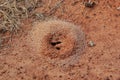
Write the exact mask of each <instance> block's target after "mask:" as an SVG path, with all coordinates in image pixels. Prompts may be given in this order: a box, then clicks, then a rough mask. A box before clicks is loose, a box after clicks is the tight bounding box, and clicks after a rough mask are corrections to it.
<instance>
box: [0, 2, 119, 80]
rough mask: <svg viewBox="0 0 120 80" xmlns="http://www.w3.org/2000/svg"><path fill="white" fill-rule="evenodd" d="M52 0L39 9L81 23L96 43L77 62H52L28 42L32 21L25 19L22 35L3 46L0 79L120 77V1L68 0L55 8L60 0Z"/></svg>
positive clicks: (95, 79) (115, 79)
mask: <svg viewBox="0 0 120 80" xmlns="http://www.w3.org/2000/svg"><path fill="white" fill-rule="evenodd" d="M50 1H51V2H49V1H47V0H45V1H44V2H45V5H44V6H43V7H42V8H38V9H36V12H41V11H44V13H46V14H49V15H51V16H55V17H57V18H58V19H61V20H65V21H68V22H71V23H74V24H75V25H78V26H80V27H81V29H82V30H83V32H84V33H85V35H86V42H87V43H89V41H93V42H94V43H95V46H93V47H89V46H88V45H87V46H86V49H85V51H84V53H83V54H82V55H80V59H79V63H77V64H74V65H71V66H69V67H59V66H56V65H53V64H50V63H48V62H47V61H45V60H44V59H43V58H41V57H39V56H38V55H36V52H35V51H33V48H31V47H30V45H29V42H27V40H28V39H29V37H27V35H28V34H29V33H30V31H31V30H32V24H31V20H25V21H24V23H26V24H25V25H23V30H24V32H23V34H22V36H20V34H18V35H17V36H16V37H15V38H13V39H12V42H11V41H9V44H10V46H7V47H4V48H2V49H1V50H0V80H120V10H119V9H117V8H118V7H120V1H119V0H99V1H95V3H96V5H95V6H94V7H93V8H87V7H85V6H84V5H83V4H82V1H81V0H65V1H63V3H61V4H60V7H59V8H58V9H55V12H52V11H53V10H52V11H51V9H50V8H48V6H51V7H53V6H54V5H55V4H56V2H58V1H57V0H50ZM48 3H49V4H48ZM57 5H58V4H57ZM50 13H51V14H50Z"/></svg>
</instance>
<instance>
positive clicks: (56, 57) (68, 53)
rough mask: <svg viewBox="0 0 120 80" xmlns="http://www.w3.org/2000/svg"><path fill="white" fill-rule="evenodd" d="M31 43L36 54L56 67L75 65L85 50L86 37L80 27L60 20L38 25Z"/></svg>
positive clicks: (34, 29) (34, 27) (35, 26)
mask: <svg viewBox="0 0 120 80" xmlns="http://www.w3.org/2000/svg"><path fill="white" fill-rule="evenodd" d="M29 37H30V38H31V41H30V42H29V43H30V44H31V46H33V48H34V50H35V52H36V53H37V54H38V55H40V56H41V57H42V58H44V59H45V60H46V61H47V62H49V63H52V64H54V65H59V66H63V65H67V66H69V65H73V64H75V63H76V62H78V61H79V58H80V55H81V54H82V53H83V50H84V48H85V35H84V33H83V32H82V31H81V29H80V28H78V26H75V25H74V24H71V23H69V22H64V21H60V20H48V21H43V22H39V23H36V24H35V25H34V26H33V29H32V31H31V32H30V35H29Z"/></svg>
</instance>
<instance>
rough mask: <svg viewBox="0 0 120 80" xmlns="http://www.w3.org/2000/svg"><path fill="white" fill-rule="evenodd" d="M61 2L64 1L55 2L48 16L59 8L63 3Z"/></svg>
mask: <svg viewBox="0 0 120 80" xmlns="http://www.w3.org/2000/svg"><path fill="white" fill-rule="evenodd" d="M63 1H64V0H60V1H59V2H57V3H56V4H55V6H54V7H52V8H51V10H50V15H52V14H53V13H54V12H55V11H56V9H58V8H59V7H60V6H61V4H62V3H63Z"/></svg>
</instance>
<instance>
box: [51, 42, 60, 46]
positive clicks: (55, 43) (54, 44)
mask: <svg viewBox="0 0 120 80" xmlns="http://www.w3.org/2000/svg"><path fill="white" fill-rule="evenodd" d="M60 43H61V42H60V41H57V42H51V45H52V46H56V45H57V44H60Z"/></svg>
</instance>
